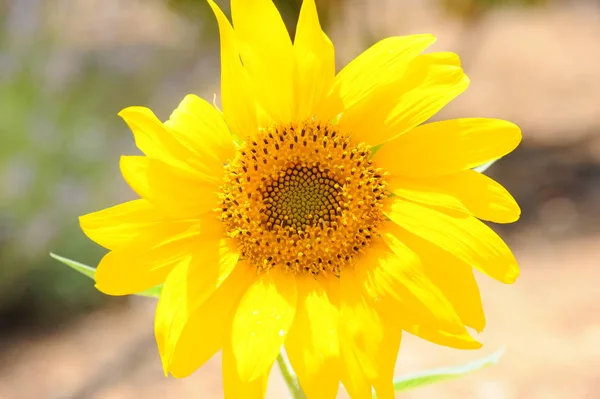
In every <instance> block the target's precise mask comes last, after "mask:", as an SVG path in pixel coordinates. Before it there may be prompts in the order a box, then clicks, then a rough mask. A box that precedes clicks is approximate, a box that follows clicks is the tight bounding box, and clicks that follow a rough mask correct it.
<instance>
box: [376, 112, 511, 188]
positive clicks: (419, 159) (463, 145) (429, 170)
mask: <svg viewBox="0 0 600 399" xmlns="http://www.w3.org/2000/svg"><path fill="white" fill-rule="evenodd" d="M520 141H521V130H520V129H519V127H518V126H516V125H514V124H512V123H510V122H507V121H503V120H498V119H485V118H472V119H454V120H448V121H442V122H434V123H428V124H425V125H422V126H419V127H416V128H414V129H412V130H411V131H409V132H407V133H405V134H403V135H402V136H399V137H398V138H396V139H395V140H392V141H390V142H389V143H386V144H385V145H384V146H383V147H382V148H381V149H380V150H379V151H377V153H375V156H374V160H375V162H376V163H377V165H378V166H380V167H382V168H385V169H386V170H387V171H388V172H389V173H391V174H392V175H393V176H408V177H435V176H441V175H449V174H452V173H456V172H460V171H462V170H466V169H472V168H474V167H476V166H479V165H481V164H484V163H486V162H488V161H491V160H494V159H497V158H500V157H502V156H504V155H506V154H508V153H509V152H511V151H512V150H514V149H515V148H516V147H517V145H518V144H519V142H520Z"/></svg>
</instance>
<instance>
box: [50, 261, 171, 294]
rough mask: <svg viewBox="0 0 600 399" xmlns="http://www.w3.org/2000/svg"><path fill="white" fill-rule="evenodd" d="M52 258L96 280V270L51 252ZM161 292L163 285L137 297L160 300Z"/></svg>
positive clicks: (143, 292)
mask: <svg viewBox="0 0 600 399" xmlns="http://www.w3.org/2000/svg"><path fill="white" fill-rule="evenodd" d="M50 256H51V257H52V258H54V259H56V260H57V261H59V262H62V263H64V264H65V265H67V266H69V267H70V268H72V269H74V270H76V271H78V272H79V273H81V274H83V275H84V276H87V277H89V278H91V279H92V280H93V279H94V274H95V273H96V269H94V268H93V267H91V266H88V265H84V264H83V263H80V262H77V261H74V260H72V259H68V258H65V257H62V256H60V255H56V254H54V253H52V252H50ZM161 290H162V285H157V286H156V287H152V288H149V289H147V290H146V291H142V292H138V293H136V294H135V295H140V296H147V297H152V298H158V297H159V296H160V292H161Z"/></svg>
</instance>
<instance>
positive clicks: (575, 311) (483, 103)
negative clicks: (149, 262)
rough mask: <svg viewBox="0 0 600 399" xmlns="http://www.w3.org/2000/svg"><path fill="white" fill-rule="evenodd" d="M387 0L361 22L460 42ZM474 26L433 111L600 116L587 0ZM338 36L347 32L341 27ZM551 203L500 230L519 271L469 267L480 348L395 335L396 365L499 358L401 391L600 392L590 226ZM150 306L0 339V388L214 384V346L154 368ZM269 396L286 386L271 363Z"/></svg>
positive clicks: (545, 126)
mask: <svg viewBox="0 0 600 399" xmlns="http://www.w3.org/2000/svg"><path fill="white" fill-rule="evenodd" d="M386 1H387V3H388V6H389V9H390V10H392V11H390V12H389V13H386V15H385V16H384V17H385V18H383V17H382V19H381V20H380V21H379V23H378V24H374V26H373V27H372V30H373V35H376V36H378V37H383V36H386V35H390V34H402V33H407V32H408V31H413V30H415V29H416V28H415V24H417V22H415V21H417V20H418V21H420V22H419V23H418V27H419V29H416V31H433V32H435V33H437V34H438V36H440V37H442V38H443V39H441V40H440V42H439V43H438V44H437V45H436V49H438V50H439V49H450V50H459V47H460V45H459V43H460V40H459V38H460V37H464V32H461V30H460V29H459V27H458V25H456V24H453V23H451V22H449V21H448V20H447V19H444V21H445V22H444V23H441V22H440V20H441V19H443V18H445V17H442V16H440V15H437V14H435V13H434V15H433V16H431V15H429V14H428V15H427V17H424V16H423V15H422V14H423V7H422V6H420V8H419V7H418V6H416V5H415V10H414V15H415V17H414V18H407V17H406V16H401V15H399V14H398V13H396V14H394V11H393V10H394V7H393V4H394V3H393V1H391V0H379V1H373V2H372V3H370V4H381V3H382V2H386ZM413 3H414V4H418V2H413ZM590 4H592V2H590ZM373 7H376V5H374V6H373ZM419 13H421V14H419ZM346 14H347V18H348V21H350V22H353V21H354V22H356V21H357V20H356V18H358V17H360V15H359V14H357V11H356V10H354V11H353V10H347V12H346ZM419 18H420V19H419ZM398 21H401V22H402V24H400V23H399V22H398ZM395 24H398V27H395V26H396V25H395ZM350 25H351V24H350ZM413 28H414V29H413ZM346 34H347V35H351V34H352V32H351V31H344V30H338V31H337V33H336V32H334V34H333V36H334V38H338V39H339V38H340V37H341V36H343V35H346ZM479 34H484V35H485V39H484V40H482V43H483V45H482V46H481V48H480V49H479V50H478V51H477V52H475V53H473V54H472V55H470V58H467V59H466V62H467V65H466V68H467V69H468V70H470V75H471V78H472V80H473V84H472V86H471V90H470V91H469V92H467V94H465V95H464V96H463V97H461V98H460V99H459V100H457V102H456V103H454V104H453V105H452V106H451V107H449V109H448V110H446V111H444V112H445V116H456V115H461V116H464V115H484V116H495V117H501V118H506V119H511V120H515V121H517V122H519V123H521V124H522V125H523V126H524V127H526V128H529V129H526V133H525V141H526V143H530V144H531V143H556V142H571V141H575V140H577V139H579V138H581V137H580V136H582V135H588V133H589V132H593V131H594V128H598V127H599V126H600V119H599V118H600V94H599V93H600V78H599V75H598V65H599V64H600V59H599V56H598V53H597V51H593V50H592V49H594V48H600V45H599V44H600V13H598V8H597V7H593V6H590V7H588V8H582V7H570V8H568V9H563V8H552V9H550V10H548V11H544V12H537V13H533V12H528V13H525V14H524V13H516V12H514V11H510V10H509V11H503V12H499V13H494V14H493V15H491V16H490V17H489V18H488V19H487V21H486V22H485V28H484V29H483V30H481V31H479ZM461 35H462V36H461ZM524 39H527V40H524ZM347 43H353V40H351V37H350V36H349V40H347ZM355 50H356V51H355ZM341 51H343V52H344V53H347V54H351V53H356V52H357V51H358V49H353V48H345V49H344V48H342V49H341ZM342 58H343V57H342ZM528 131H531V134H529V133H528ZM565 131H567V132H572V134H569V135H565V134H564V132H565ZM596 132H600V129H596ZM588 138H590V140H591V143H596V144H593V145H590V146H589V148H588V147H586V148H588V149H589V151H590V152H593V153H594V154H599V153H600V145H598V140H597V139H598V133H596V135H593V134H592V135H589V137H588ZM595 159H596V160H598V159H600V157H596V158H595ZM575 178H577V177H575ZM528 198H529V197H528ZM595 203H596V204H597V202H595ZM552 209H555V210H556V209H557V208H551V209H550V211H547V212H546V222H547V223H549V225H537V226H538V227H537V228H535V229H529V228H524V230H523V231H527V232H529V233H527V234H525V233H523V231H519V232H517V233H518V234H514V235H513V234H511V236H510V237H509V239H510V241H511V243H512V245H513V247H514V249H515V252H516V254H517V257H518V259H519V261H520V263H521V265H522V270H523V271H522V276H521V278H520V279H519V281H518V283H517V284H515V285H513V286H503V285H501V284H499V283H495V282H493V281H491V280H489V279H486V278H481V279H480V281H481V286H482V293H483V297H484V302H485V305H486V310H487V319H488V325H487V328H486V331H485V332H484V333H483V334H482V335H481V339H482V340H483V342H484V343H485V346H484V348H483V349H481V350H479V351H477V352H460V351H456V350H451V349H447V348H442V347H437V346H434V345H433V344H429V343H427V342H424V341H421V340H419V339H417V338H415V337H410V336H407V337H406V338H405V339H404V342H403V346H402V349H401V353H400V356H399V358H398V363H397V369H396V373H397V374H402V373H405V372H409V371H417V370H422V369H426V368H431V367H441V366H449V365H453V364H458V363H462V362H466V361H469V360H471V359H474V358H477V357H480V356H484V355H487V354H489V353H492V352H494V351H495V350H496V349H498V348H500V347H506V348H507V353H506V355H505V356H504V358H503V360H502V361H501V363H500V364H499V365H496V366H494V367H491V368H488V369H486V370H483V371H481V372H478V373H476V374H473V375H471V376H469V377H466V378H463V379H461V380H458V381H452V382H447V383H443V384H439V385H436V386H432V387H427V388H422V389H419V390H416V391H414V392H411V393H408V394H405V395H404V396H402V397H404V398H412V399H421V398H449V399H453V398H456V399H459V398H460V399H469V398H486V399H496V398H498V399H513V398H514V399H516V398H524V399H572V398H573V399H578V398H590V399H595V398H599V397H600V371H598V370H600V316H599V313H598V305H600V290H598V282H599V281H600V267H599V266H600V265H599V263H600V245H598V243H600V235H597V234H595V233H590V232H588V233H587V235H583V236H582V235H572V237H573V238H565V237H563V236H565V234H562V233H560V234H553V235H544V234H542V232H541V230H544V229H546V228H547V227H548V226H559V225H561V223H563V220H561V219H560V218H558V219H556V218H554V219H553V217H554V216H555V215H556V214H558V213H559V212H556V213H555V212H554V211H552ZM548 215H549V216H548ZM548 220H549V222H548ZM531 222H532V223H536V221H535V220H533V221H531ZM546 222H545V223H546ZM573 229H575V230H576V226H574V227H573ZM567 236H568V237H571V234H569V235H567ZM153 311H154V301H153V300H149V299H140V298H135V299H133V300H132V301H131V303H130V304H129V306H121V307H113V308H110V309H105V310H101V311H97V312H95V313H92V314H90V315H88V316H86V317H84V318H82V319H80V320H78V321H77V322H75V323H73V324H70V325H68V326H65V327H64V328H59V329H57V330H56V331H54V332H51V333H45V334H36V335H32V336H30V337H22V338H19V340H18V341H15V342H10V343H8V342H4V343H0V350H1V353H2V355H1V357H0V399H38V398H42V399H86V398H94V399H95V398H99V399H129V398H145V399H153V398H161V399H166V398H177V399H186V398H208V399H210V398H219V397H222V388H221V382H220V359H219V358H218V357H216V358H214V359H212V360H211V361H210V362H209V363H208V364H206V365H205V366H204V367H203V368H202V369H200V370H199V371H198V372H196V373H195V374H194V375H193V376H192V377H190V378H188V379H185V380H175V379H173V378H168V379H167V378H165V377H164V376H163V374H162V370H161V366H160V361H159V359H158V356H157V353H156V348H155V344H154V341H153V336H152V324H153V323H152V322H153V320H152V319H153ZM343 395H344V394H343V393H340V397H344V396H343ZM268 397H269V398H285V397H287V393H286V391H285V387H284V385H283V383H282V380H281V378H280V377H279V374H278V373H277V371H276V370H275V371H274V372H273V378H271V380H270V385H269V391H268Z"/></svg>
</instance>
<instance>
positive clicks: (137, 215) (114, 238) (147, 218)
mask: <svg viewBox="0 0 600 399" xmlns="http://www.w3.org/2000/svg"><path fill="white" fill-rule="evenodd" d="M168 220H169V219H168V218H167V217H166V216H165V215H164V214H163V213H161V212H160V211H158V210H157V209H156V208H154V207H153V206H152V204H150V202H148V201H146V200H144V199H138V200H134V201H129V202H125V203H122V204H119V205H115V206H112V207H110V208H107V209H103V210H101V211H97V212H92V213H88V214H87V215H83V216H80V217H79V225H80V226H81V229H82V230H83V232H84V233H85V235H86V236H88V237H89V238H90V239H91V240H92V241H94V242H96V243H97V244H99V245H102V246H103V247H104V248H107V249H117V248H120V247H125V246H127V245H129V244H130V243H132V242H133V241H135V239H136V238H137V237H139V236H140V234H142V233H146V234H147V233H148V232H149V231H153V232H154V233H155V235H156V236H157V237H158V236H163V237H164V236H166V235H167V234H168V230H167V229H168V226H167V225H169V222H168Z"/></svg>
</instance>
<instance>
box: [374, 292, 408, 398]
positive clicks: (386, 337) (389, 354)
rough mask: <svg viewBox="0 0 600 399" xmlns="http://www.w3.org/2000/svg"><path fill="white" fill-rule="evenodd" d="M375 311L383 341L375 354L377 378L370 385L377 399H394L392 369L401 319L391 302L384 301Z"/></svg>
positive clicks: (396, 351) (395, 356) (398, 341)
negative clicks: (381, 327) (381, 329)
mask: <svg viewBox="0 0 600 399" xmlns="http://www.w3.org/2000/svg"><path fill="white" fill-rule="evenodd" d="M376 309H377V311H378V313H379V317H380V319H381V323H382V325H383V340H382V341H381V346H380V348H379V351H378V352H377V368H378V370H377V378H375V379H374V380H373V381H372V383H373V387H374V388H375V391H376V392H377V398H378V399H394V397H395V393H394V381H393V380H394V368H395V367H396V359H397V358H398V352H399V351H400V341H401V339H402V323H401V320H402V317H401V316H400V315H399V313H398V309H397V307H395V306H393V301H389V300H385V299H384V300H382V301H380V302H379V303H378V304H377V306H376Z"/></svg>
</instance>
